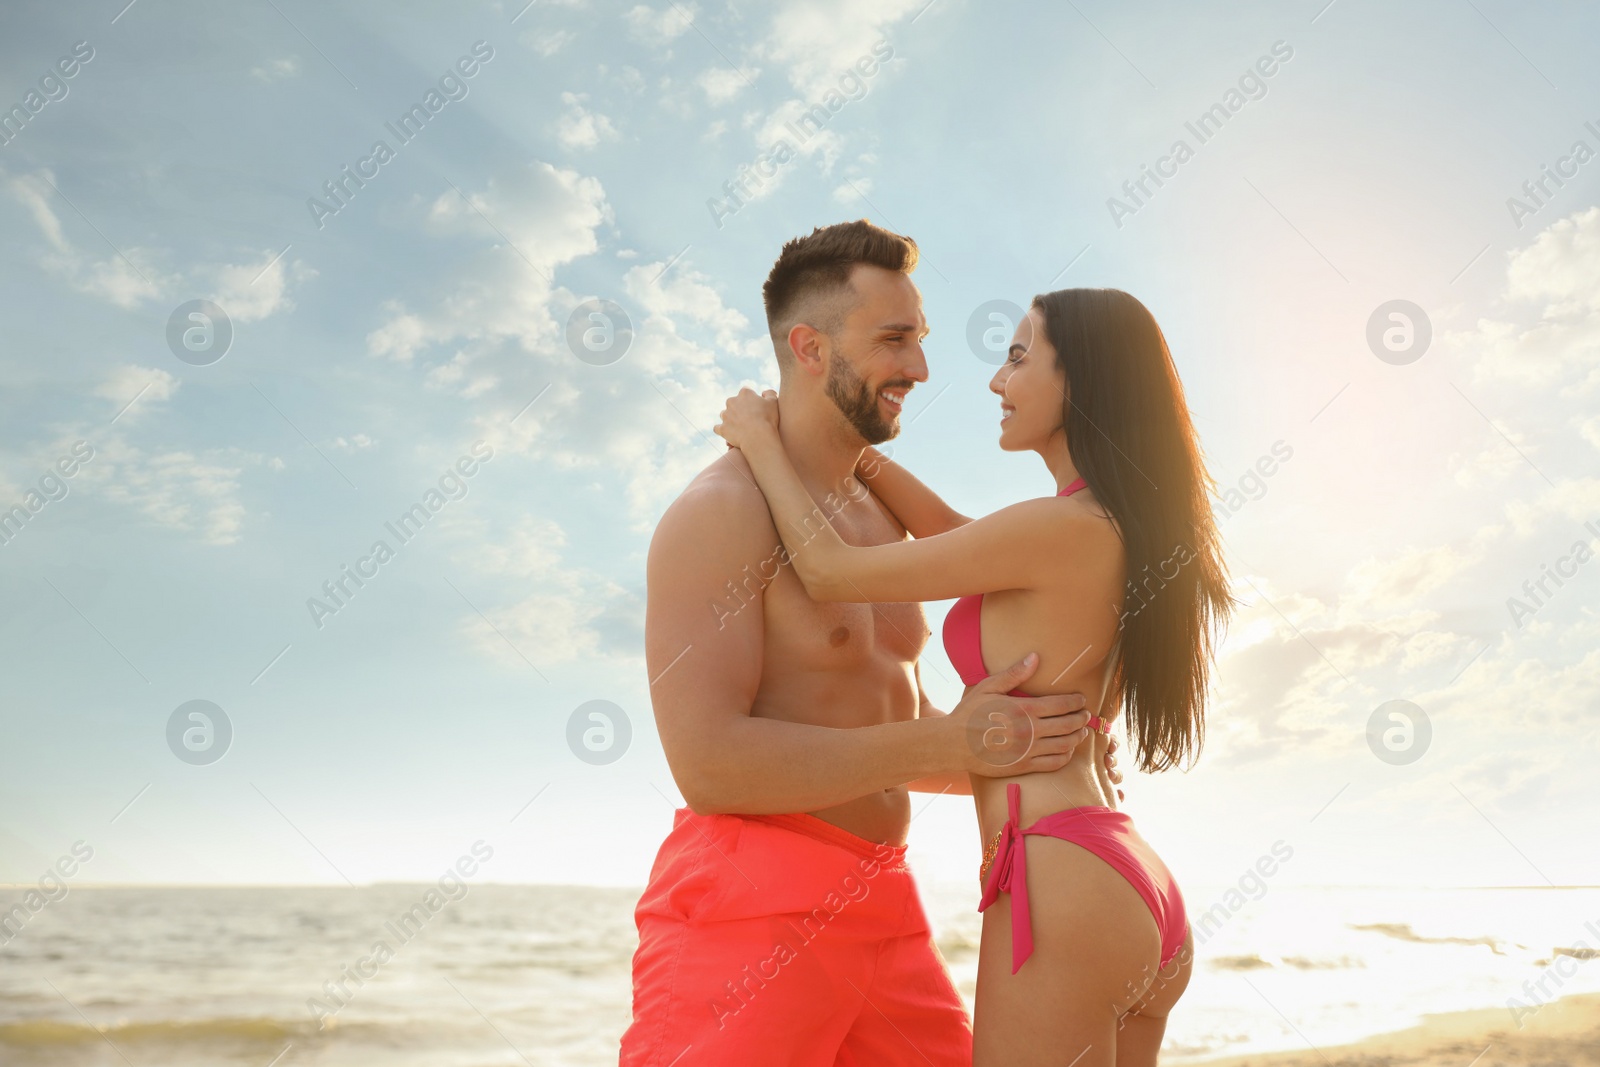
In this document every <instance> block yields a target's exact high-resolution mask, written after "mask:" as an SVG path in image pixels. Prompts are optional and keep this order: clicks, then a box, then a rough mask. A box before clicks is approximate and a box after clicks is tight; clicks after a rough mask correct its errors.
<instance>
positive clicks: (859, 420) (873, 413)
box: [827, 352, 911, 445]
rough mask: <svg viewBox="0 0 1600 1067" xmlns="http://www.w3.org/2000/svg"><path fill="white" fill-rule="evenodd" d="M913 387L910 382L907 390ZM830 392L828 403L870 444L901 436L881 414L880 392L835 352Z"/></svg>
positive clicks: (898, 430)
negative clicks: (879, 408) (870, 387)
mask: <svg viewBox="0 0 1600 1067" xmlns="http://www.w3.org/2000/svg"><path fill="white" fill-rule="evenodd" d="M910 384H911V383H909V382H907V383H906V387H907V388H909V387H910ZM827 391H828V399H830V400H832V401H833V404H834V406H835V407H837V408H838V409H839V413H840V414H842V415H843V416H844V417H845V421H846V422H848V423H850V425H851V427H852V428H853V429H854V430H855V431H856V433H858V434H860V435H861V437H862V439H863V440H865V441H866V442H867V444H869V445H881V444H883V442H885V441H888V440H890V439H892V438H894V437H896V436H897V435H898V434H899V433H900V427H899V425H898V424H896V423H893V422H890V421H889V420H887V419H885V418H884V417H883V413H882V412H881V411H879V410H878V394H877V391H876V390H873V389H869V388H867V383H866V381H865V380H863V379H862V377H861V376H860V375H859V374H857V373H856V369H855V368H854V367H852V366H851V365H850V361H849V360H847V359H845V358H844V355H843V354H842V353H838V352H835V353H834V355H833V362H832V363H830V364H829V365H828V386H827Z"/></svg>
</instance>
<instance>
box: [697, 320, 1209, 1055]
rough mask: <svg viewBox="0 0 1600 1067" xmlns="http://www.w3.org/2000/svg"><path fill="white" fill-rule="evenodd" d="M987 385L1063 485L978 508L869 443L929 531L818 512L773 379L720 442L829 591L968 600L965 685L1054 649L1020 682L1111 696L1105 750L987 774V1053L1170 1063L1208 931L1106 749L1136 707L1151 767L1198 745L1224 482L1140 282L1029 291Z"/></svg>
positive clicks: (1003, 443)
mask: <svg viewBox="0 0 1600 1067" xmlns="http://www.w3.org/2000/svg"><path fill="white" fill-rule="evenodd" d="M989 388H990V390H991V391H992V392H994V393H995V394H996V395H997V396H998V397H999V398H1000V408H1001V419H1000V447H1001V448H1003V449H1005V450H1007V451H1032V452H1037V453H1038V454H1039V456H1040V458H1042V459H1043V460H1044V462H1045V466H1046V467H1047V468H1048V469H1049V471H1050V473H1051V475H1052V476H1053V477H1054V479H1055V482H1056V485H1057V487H1058V492H1057V493H1056V494H1055V495H1054V496H1053V497H1044V498H1041V499H1036V500H1025V501H1022V502H1021V503H1018V504H1013V505H1011V506H1010V507H1007V508H1003V509H1001V510H1000V511H998V512H996V513H994V514H993V515H990V516H988V517H986V518H982V519H977V520H969V519H967V518H966V517H965V516H962V515H959V514H957V513H956V512H954V511H953V510H952V509H950V508H949V507H948V506H947V505H945V504H944V502H943V501H942V500H940V499H939V498H938V496H937V495H935V494H934V493H933V492H932V491H931V490H929V489H927V487H925V486H923V485H922V484H921V483H920V482H918V481H917V480H916V479H915V478H913V477H912V476H911V475H910V474H909V473H907V472H906V471H904V470H903V469H902V468H900V467H898V466H897V465H896V464H893V463H890V462H888V461H886V460H884V459H883V458H882V456H881V455H879V454H878V453H877V452H876V451H874V450H869V451H868V452H867V454H866V456H865V457H864V460H863V464H862V466H861V467H860V468H858V475H859V476H861V477H862V478H863V479H864V480H866V481H867V482H868V483H869V484H870V485H871V487H872V488H873V490H874V493H875V494H876V495H877V496H878V498H879V499H880V500H881V501H882V502H883V503H884V504H885V505H886V506H887V507H888V508H889V509H890V510H891V511H893V512H894V513H895V515H896V517H897V518H899V519H900V521H901V523H902V525H903V526H905V527H906V529H907V530H908V532H910V533H911V535H912V537H913V538H914V540H908V541H903V542H900V543H898V544H890V545H880V546H873V547H854V546H850V545H847V544H845V543H844V541H843V540H841V539H840V537H839V536H838V534H837V533H836V532H835V531H834V530H833V528H832V527H831V526H830V525H829V524H828V523H827V522H826V521H823V522H821V523H818V522H817V521H816V506H815V504H814V503H813V501H812V499H811V497H810V496H809V495H808V493H807V492H806V490H805V488H804V486H803V485H802V484H801V482H800V479H799V477H798V476H797V475H796V474H795V471H794V468H793V466H792V465H791V464H790V462H789V460H788V458H787V457H786V456H785V454H784V452H783V449H782V447H781V444H780V442H779V439H778V434H777V416H778V406H777V401H776V398H775V396H774V395H773V394H771V393H770V392H769V393H768V394H766V395H765V396H757V395H756V394H755V393H754V392H752V391H750V390H748V389H745V390H742V391H741V392H740V394H739V396H738V397H735V398H733V399H731V400H730V401H729V402H728V406H727V408H726V409H725V410H724V412H723V415H722V422H721V424H720V425H719V426H718V427H717V432H718V433H719V434H721V435H722V436H723V437H724V438H726V439H727V440H728V442H729V444H731V445H734V446H736V447H738V448H740V449H742V450H743V451H744V453H745V456H746V458H747V459H748V461H749V463H750V466H751V469H752V470H753V471H754V473H755V476H756V479H757V481H758V482H759V484H760V486H761V489H762V491H763V493H764V494H765V495H766V497H767V502H768V504H769V506H770V508H771V510H772V514H773V517H774V518H775V519H776V520H777V527H778V530H779V532H780V533H781V535H782V536H783V539H784V542H785V544H786V546H787V548H788V550H789V555H790V558H791V560H792V562H793V565H794V568H795V572H796V574H797V575H798V576H799V577H800V579H801V580H802V581H803V582H804V583H805V586H806V590H807V592H808V593H809V594H810V595H811V597H812V598H813V599H816V600H819V601H829V600H833V601H851V602H856V603H870V602H903V601H925V600H944V599H949V598H951V597H960V598H961V599H960V600H959V601H958V602H957V603H956V605H955V606H954V607H953V608H951V610H950V613H949V616H948V617H947V618H946V621H945V629H944V641H945V649H946V652H947V653H948V655H949V656H950V659H951V662H952V663H953V664H954V665H955V667H956V669H957V670H958V672H959V673H960V674H961V678H962V681H963V682H964V683H966V684H967V685H972V684H973V683H975V682H977V681H979V680H980V679H982V678H983V677H985V676H986V675H987V674H988V670H987V667H986V665H987V664H990V663H994V664H1004V663H1010V662H1013V661H1015V660H1017V659H1019V658H1020V657H1021V656H1022V655H1023V654H1025V653H1026V652H1029V651H1033V650H1038V652H1039V656H1040V664H1039V668H1038V670H1037V671H1035V673H1034V674H1033V676H1032V678H1031V679H1030V680H1029V682H1028V683H1027V685H1026V686H1025V687H1024V689H1022V690H1019V692H1025V693H1027V694H1028V695H1042V694H1046V693H1064V692H1082V693H1085V694H1087V695H1089V696H1090V699H1091V701H1094V700H1096V698H1098V703H1097V704H1096V703H1091V704H1090V707H1091V709H1092V710H1094V712H1095V714H1096V716H1097V718H1096V719H1093V720H1091V724H1090V725H1091V727H1092V728H1093V730H1094V731H1095V732H1094V733H1091V735H1090V737H1091V741H1092V743H1085V744H1082V745H1080V746H1079V747H1078V748H1077V750H1076V751H1075V752H1074V753H1073V754H1072V755H1071V757H1069V758H1067V759H1066V761H1065V763H1064V765H1063V766H1062V767H1061V768H1060V769H1059V770H1056V771H1052V772H1048V773H1038V774H1028V775H1021V776H1018V777H1014V778H1010V779H1006V778H985V777H980V776H977V775H974V776H972V792H973V797H974V800H975V802H976V805H977V809H978V821H979V824H980V829H981V832H982V840H983V842H984V846H985V848H984V863H983V866H982V868H981V871H980V883H981V885H982V891H983V896H982V901H981V903H980V905H979V909H980V910H981V911H983V913H984V921H983V937H982V944H981V948H980V952H979V968H978V987H977V1000H976V1008H975V1011H974V1019H973V1024H974V1029H973V1046H974V1059H973V1062H974V1063H975V1064H976V1065H978V1067H983V1065H989V1064H993V1065H1001V1064H1004V1065H1029V1064H1063V1065H1065V1064H1076V1065H1078V1067H1098V1065H1105V1067H1110V1065H1113V1064H1115V1065H1118V1067H1134V1065H1147V1064H1153V1063H1155V1062H1156V1057H1157V1053H1158V1052H1159V1050H1160V1047H1161V1038H1162V1034H1163V1032H1164V1030H1165V1027H1166V1017H1167V1013H1168V1011H1170V1010H1171V1008H1172V1006H1173V1004H1174V1003H1175V1002H1176V1001H1177V999H1178V997H1179V996H1180V995H1181V994H1182V992H1183V990H1184V987H1185V986H1186V985H1187V984H1188V980H1189V970H1190V955H1191V949H1192V938H1191V937H1190V934H1189V930H1188V924H1187V921H1186V918H1185V914H1184V909H1183V898H1182V895H1181V893H1180V892H1179V890H1178V887H1177V884H1176V882H1175V881H1174V879H1173V878H1172V875H1171V873H1170V872H1169V871H1168V870H1167V868H1166V866H1165V865H1164V864H1163V863H1162V862H1161V859H1160V857H1158V856H1157V855H1156V854H1155V852H1154V851H1153V850H1152V849H1151V848H1150V846H1149V845H1148V844H1146V843H1145V841H1144V840H1143V838H1141V837H1140V836H1139V834H1138V832H1137V831H1136V830H1135V829H1134V828H1133V824H1132V821H1131V820H1130V819H1129V818H1128V816H1127V815H1126V814H1125V813H1124V812H1121V811H1119V810H1117V798H1116V793H1115V787H1114V785H1113V783H1112V781H1111V779H1110V777H1109V776H1108V773H1107V771H1106V769H1105V766H1104V756H1105V752H1106V747H1107V745H1108V743H1109V741H1108V735H1109V733H1110V724H1111V723H1112V722H1114V721H1115V720H1116V719H1118V718H1119V717H1123V716H1124V715H1125V718H1126V721H1127V730H1128V733H1129V736H1130V740H1131V743H1132V744H1133V746H1134V749H1135V753H1136V756H1137V758H1138V763H1139V766H1140V769H1142V770H1146V771H1155V770H1165V769H1167V768H1170V767H1173V766H1177V765H1179V764H1180V763H1182V762H1184V761H1185V760H1188V759H1191V758H1193V757H1194V756H1196V755H1197V754H1198V751H1199V748H1200V744H1201V741H1202V737H1203V723H1204V714H1203V712H1204V702H1205V697H1206V682H1207V678H1208V676H1209V670H1210V659H1211V648H1212V634H1211V628H1212V626H1213V625H1216V624H1221V623H1223V622H1225V621H1226V619H1227V617H1228V615H1229V613H1230V612H1231V610H1232V604H1233V601H1232V598H1231V597H1230V596H1229V594H1228V592H1227V579H1226V572H1225V569H1224V566H1223V562H1222V559H1221V555H1220V547H1219V544H1218V538H1217V533H1216V528H1215V525H1214V523H1213V521H1212V516H1211V510H1210V506H1209V503H1208V486H1209V485H1210V484H1211V480H1210V478H1209V476H1208V475H1207V473H1206V471H1205V468H1204V464H1203V462H1202V459H1201V455H1200V450H1199V447H1198V443H1197V441H1196V437H1195V433H1194V428H1193V425H1192V424H1191V422H1190V419H1189V414H1188V410H1187V407H1186V405H1185V403H1184V398H1183V388H1182V386H1181V384H1180V383H1179V381H1178V378H1177V374H1176V371H1175V369H1174V367H1173V364H1172V357H1171V354H1170V353H1169V352H1168V349H1167V344H1166V339H1165V338H1164V337H1163V336H1162V333H1161V329H1160V327H1159V326H1157V325H1156V322H1155V320H1154V319H1153V318H1152V317H1151V315H1150V313H1149V311H1148V310H1146V309H1145V307H1144V305H1142V304H1141V303H1139V301H1137V300H1135V299H1134V298H1133V297H1131V296H1129V295H1128V294H1127V293H1123V292H1120V291H1118V290H1115V289H1067V290H1061V291H1058V292H1054V293H1049V294H1047V295H1045V296H1040V297H1035V298H1034V300H1033V305H1032V307H1031V309H1030V310H1029V312H1028V314H1027V316H1026V317H1025V318H1024V319H1023V321H1022V322H1021V323H1019V324H1018V327H1017V331H1016V334H1015V336H1014V337H1013V339H1012V343H1011V346H1010V350H1009V352H1008V355H1007V358H1006V361H1005V363H1004V364H1003V365H1002V366H1001V367H1000V369H999V370H998V371H997V372H996V373H995V375H994V378H993V379H992V380H991V381H990V383H989ZM1003 733H1004V732H1003V731H999V730H997V731H996V734H997V736H1001V735H1003ZM986 751H988V752H989V753H990V755H989V756H988V757H986V758H992V759H993V760H995V761H1003V762H1014V760H1015V756H1014V755H1009V754H1005V753H1006V750H1005V749H1003V748H996V749H989V750H986ZM1024 842H1026V843H1025V844H1024ZM1030 890H1031V894H1030V892H1029V891H1030Z"/></svg>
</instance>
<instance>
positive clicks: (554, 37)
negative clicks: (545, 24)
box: [531, 30, 578, 59]
mask: <svg viewBox="0 0 1600 1067" xmlns="http://www.w3.org/2000/svg"><path fill="white" fill-rule="evenodd" d="M577 39H578V35H577V34H575V33H573V32H572V31H571V30H547V31H545V32H543V33H540V34H537V35H535V36H534V38H533V40H532V42H531V43H532V45H533V50H534V51H535V52H538V53H539V54H540V55H541V56H544V57H545V58H546V59H548V58H549V57H551V56H553V55H555V54H556V53H557V52H559V51H561V50H562V49H563V48H565V47H567V45H569V44H571V43H572V42H573V41H575V40H577Z"/></svg>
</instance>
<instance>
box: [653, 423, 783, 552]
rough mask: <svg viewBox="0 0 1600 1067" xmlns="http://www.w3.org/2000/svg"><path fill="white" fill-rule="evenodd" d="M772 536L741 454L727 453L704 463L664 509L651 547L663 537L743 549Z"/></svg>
mask: <svg viewBox="0 0 1600 1067" xmlns="http://www.w3.org/2000/svg"><path fill="white" fill-rule="evenodd" d="M776 536H777V529H776V527H774V526H773V524H772V514H771V512H769V511H768V510H767V498H766V497H764V496H762V495H761V489H760V487H759V486H757V485H756V479H755V475H754V474H752V473H751V471H750V464H749V462H748V461H747V460H746V459H745V458H744V453H742V452H740V451H739V450H738V449H736V448H735V449H729V450H728V452H727V453H726V454H724V455H721V456H718V457H717V459H716V460H715V461H714V462H712V463H710V464H708V465H707V466H706V467H705V469H704V470H702V471H701V472H700V473H699V474H697V475H695V476H694V478H693V480H691V481H690V482H689V484H688V485H687V486H686V487H685V488H684V490H683V492H681V493H679V494H678V498H677V499H676V500H674V501H673V502H672V503H671V504H670V505H668V506H667V510H666V512H665V513H663V514H662V516H661V521H660V523H658V524H657V526H656V533H655V537H654V538H653V539H652V544H655V543H658V542H661V541H663V540H664V539H670V540H678V539H679V538H689V539H693V540H694V541H695V542H697V543H703V539H712V540H713V541H714V542H717V543H722V544H726V545H728V546H730V547H743V546H744V545H745V544H747V543H748V542H750V541H752V540H755V541H761V542H766V541H768V540H771V539H772V538H774V537H776Z"/></svg>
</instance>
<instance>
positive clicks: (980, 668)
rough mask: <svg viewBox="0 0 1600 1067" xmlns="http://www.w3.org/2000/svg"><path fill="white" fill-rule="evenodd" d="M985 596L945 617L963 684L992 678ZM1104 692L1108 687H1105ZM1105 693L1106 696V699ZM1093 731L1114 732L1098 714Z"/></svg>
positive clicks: (1079, 482) (967, 600)
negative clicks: (986, 652) (985, 636)
mask: <svg viewBox="0 0 1600 1067" xmlns="http://www.w3.org/2000/svg"><path fill="white" fill-rule="evenodd" d="M1088 485H1089V483H1088V482H1086V481H1084V480H1083V479H1082V478H1078V479H1076V480H1075V481H1073V483H1072V484H1071V485H1069V486H1067V487H1066V488H1065V489H1063V490H1061V492H1059V493H1057V494H1056V496H1071V495H1072V494H1073V493H1076V492H1077V491H1078V490H1080V489H1086V488H1088ZM983 596H984V595H983V594H982V593H977V594H974V595H973V596H964V597H962V598H961V599H960V600H957V601H956V602H955V605H954V606H953V607H951V609H950V612H949V614H947V615H946V616H945V617H944V653H945V655H946V656H948V657H950V663H951V664H952V665H953V666H954V667H955V669H956V673H957V674H959V675H960V676H961V683H962V684H963V685H976V684H977V683H979V682H981V681H983V680H984V679H985V678H987V677H989V669H988V668H987V667H985V666H984V665H983V622H982V618H981V616H982V613H983ZM1114 661H1115V657H1114V656H1109V657H1107V658H1106V678H1107V680H1109V678H1110V672H1111V668H1112V666H1114ZM1101 688H1102V690H1103V689H1104V686H1103V685H1102V686H1101ZM1011 695H1012V696H1019V697H1021V696H1027V695H1028V694H1027V693H1024V692H1023V691H1022V690H1020V689H1013V690H1012V691H1011ZM1103 695H1104V694H1103V693H1102V696H1103ZM1089 729H1091V730H1098V731H1099V732H1100V733H1102V734H1107V735H1109V734H1110V733H1111V723H1110V722H1109V721H1107V720H1105V719H1102V718H1101V717H1100V716H1098V715H1091V716H1090V717H1089Z"/></svg>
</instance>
